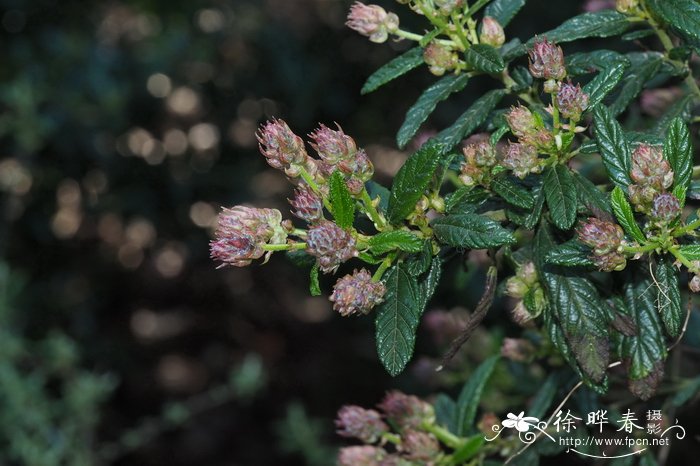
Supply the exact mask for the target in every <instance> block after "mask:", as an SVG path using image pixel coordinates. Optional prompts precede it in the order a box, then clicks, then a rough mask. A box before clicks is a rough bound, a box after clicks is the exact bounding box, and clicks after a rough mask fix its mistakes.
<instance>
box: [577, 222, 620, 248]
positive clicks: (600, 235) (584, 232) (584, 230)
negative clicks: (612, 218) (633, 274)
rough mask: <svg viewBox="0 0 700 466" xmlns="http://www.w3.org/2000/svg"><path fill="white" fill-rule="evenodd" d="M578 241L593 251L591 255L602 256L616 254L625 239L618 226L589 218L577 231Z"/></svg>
mask: <svg viewBox="0 0 700 466" xmlns="http://www.w3.org/2000/svg"><path fill="white" fill-rule="evenodd" d="M577 233H578V239H579V241H581V242H582V243H583V244H585V245H587V246H590V247H591V249H593V254H595V255H596V256H602V255H604V254H608V253H610V252H616V251H617V249H618V248H619V247H620V245H621V244H622V241H623V240H624V239H625V233H624V232H623V231H622V228H620V226H619V225H617V224H615V223H612V222H606V221H603V220H600V219H598V218H595V217H590V218H589V219H588V220H586V221H585V222H584V223H582V224H581V225H580V226H579V228H578V230H577Z"/></svg>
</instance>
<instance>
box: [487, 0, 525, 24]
mask: <svg viewBox="0 0 700 466" xmlns="http://www.w3.org/2000/svg"><path fill="white" fill-rule="evenodd" d="M524 5H525V0H494V1H493V2H491V3H489V4H488V6H487V7H486V9H485V10H484V16H490V17H492V18H493V19H495V20H496V21H498V22H499V24H500V25H501V26H503V27H506V26H507V25H508V23H510V20H512V19H513V17H515V15H516V14H517V13H518V11H520V9H521V8H522V7H523V6H524Z"/></svg>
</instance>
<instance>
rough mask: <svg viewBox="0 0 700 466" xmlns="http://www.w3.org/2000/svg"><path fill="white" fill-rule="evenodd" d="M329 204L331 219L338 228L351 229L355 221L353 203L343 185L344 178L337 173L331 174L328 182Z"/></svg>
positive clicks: (346, 187)
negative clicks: (331, 211) (331, 212)
mask: <svg viewBox="0 0 700 466" xmlns="http://www.w3.org/2000/svg"><path fill="white" fill-rule="evenodd" d="M328 184H329V187H330V202H331V208H332V210H333V218H334V219H335V223H337V224H338V226H339V227H340V228H344V229H346V230H347V229H349V228H352V224H353V222H354V221H355V201H354V200H353V198H352V196H351V195H350V191H348V186H347V185H346V184H345V177H343V174H342V173H340V172H339V171H337V170H336V171H335V172H333V174H332V175H331V178H330V181H329V183H328Z"/></svg>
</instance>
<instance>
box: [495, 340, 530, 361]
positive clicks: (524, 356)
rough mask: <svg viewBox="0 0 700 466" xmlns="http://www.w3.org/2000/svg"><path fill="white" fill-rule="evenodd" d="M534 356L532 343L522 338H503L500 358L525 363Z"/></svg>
mask: <svg viewBox="0 0 700 466" xmlns="http://www.w3.org/2000/svg"><path fill="white" fill-rule="evenodd" d="M534 355H535V347H534V346H533V344H532V343H530V342H529V341H527V340H524V339H522V338H504V339H503V344H502V345H501V356H503V357H504V358H506V359H510V360H511V361H516V362H527V361H529V360H530V359H532V357H533V356H534Z"/></svg>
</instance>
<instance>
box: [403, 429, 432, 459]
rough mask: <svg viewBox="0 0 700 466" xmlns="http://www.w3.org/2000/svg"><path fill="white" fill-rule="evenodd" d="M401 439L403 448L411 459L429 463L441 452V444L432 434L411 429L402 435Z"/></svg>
mask: <svg viewBox="0 0 700 466" xmlns="http://www.w3.org/2000/svg"><path fill="white" fill-rule="evenodd" d="M401 441H402V442H401V450H402V451H403V452H405V454H406V457H407V458H408V459H409V460H412V461H420V462H421V464H428V462H429V461H430V460H434V459H435V458H436V457H437V456H438V455H439V454H440V444H439V443H438V441H437V439H436V438H435V437H434V436H433V435H432V434H427V433H425V432H419V431H416V430H409V431H406V432H405V433H404V434H403V435H402V436H401Z"/></svg>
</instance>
